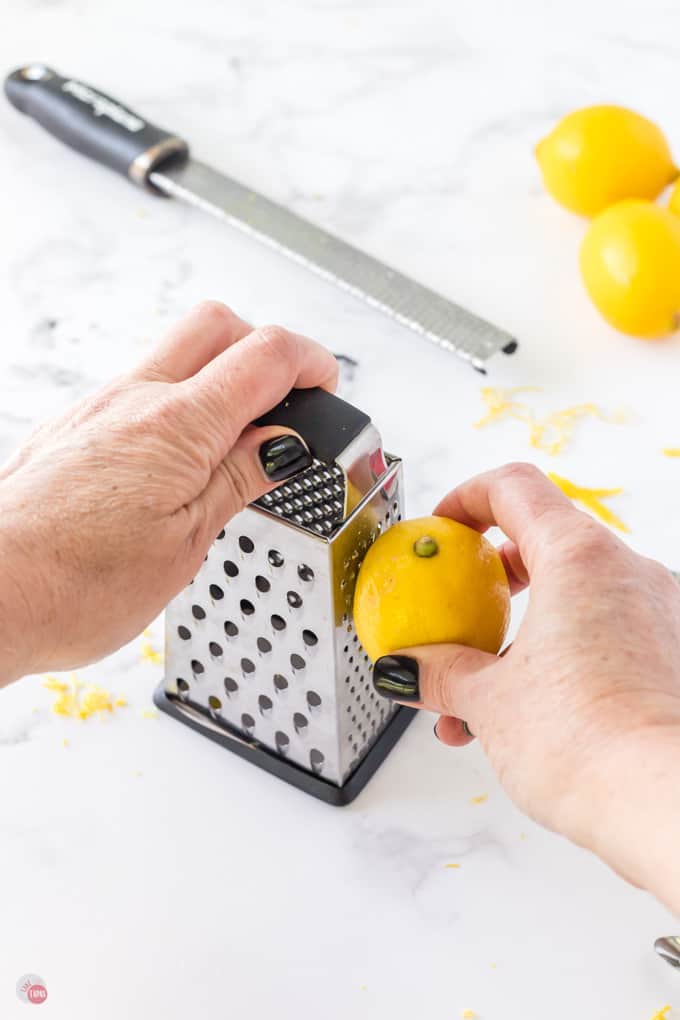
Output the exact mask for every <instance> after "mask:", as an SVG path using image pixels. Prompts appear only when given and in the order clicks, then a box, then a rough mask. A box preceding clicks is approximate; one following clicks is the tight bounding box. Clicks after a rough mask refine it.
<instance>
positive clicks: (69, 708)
mask: <svg viewBox="0 0 680 1020" xmlns="http://www.w3.org/2000/svg"><path fill="white" fill-rule="evenodd" d="M42 686H43V687H45V688H46V689H47V690H48V691H53V692H54V693H55V694H56V695H57V697H56V698H55V699H54V701H53V702H52V711H53V712H54V714H55V715H63V716H66V717H67V718H69V719H89V718H90V716H92V715H95V714H97V713H99V715H100V717H101V715H103V713H104V712H113V709H114V705H115V706H116V707H118V708H121V707H123V706H124V705H126V704H127V702H126V701H125V699H124V698H117V699H116V700H115V702H114V700H113V698H112V695H111V694H110V693H109V691H106V690H104V688H103V687H99V686H98V685H97V684H92V683H85V681H83V680H80V679H79V678H78V677H77V676H76V674H75V673H72V674H71V675H70V677H69V679H68V680H60V679H59V678H58V677H55V676H48V677H46V678H45V680H44V681H43V684H42ZM64 746H66V745H64Z"/></svg>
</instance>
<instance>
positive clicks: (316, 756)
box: [309, 747, 326, 772]
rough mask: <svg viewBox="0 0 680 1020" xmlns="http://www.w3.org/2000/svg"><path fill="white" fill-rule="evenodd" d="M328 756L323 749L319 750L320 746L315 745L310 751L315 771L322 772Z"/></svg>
mask: <svg viewBox="0 0 680 1020" xmlns="http://www.w3.org/2000/svg"><path fill="white" fill-rule="evenodd" d="M325 760H326V758H325V757H324V754H323V751H319V749H318V748H316V747H313V748H312V749H311V751H310V752H309V764H310V765H311V766H312V769H313V770H314V772H321V769H322V768H323V765H324V762H325Z"/></svg>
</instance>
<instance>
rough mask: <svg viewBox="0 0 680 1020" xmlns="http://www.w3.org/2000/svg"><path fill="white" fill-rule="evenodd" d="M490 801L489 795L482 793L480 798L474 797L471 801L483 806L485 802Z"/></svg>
mask: <svg viewBox="0 0 680 1020" xmlns="http://www.w3.org/2000/svg"><path fill="white" fill-rule="evenodd" d="M488 799H489V794H488V793H480V794H479V796H478V797H472V798H471V800H470V803H471V804H483V803H484V801H486V800H488Z"/></svg>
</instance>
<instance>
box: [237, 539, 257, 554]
mask: <svg viewBox="0 0 680 1020" xmlns="http://www.w3.org/2000/svg"><path fill="white" fill-rule="evenodd" d="M238 547H239V549H240V550H241V552H244V553H251V552H252V551H253V549H254V548H255V543H254V542H253V540H252V538H248V536H247V535H241V537H240V538H239V540H238Z"/></svg>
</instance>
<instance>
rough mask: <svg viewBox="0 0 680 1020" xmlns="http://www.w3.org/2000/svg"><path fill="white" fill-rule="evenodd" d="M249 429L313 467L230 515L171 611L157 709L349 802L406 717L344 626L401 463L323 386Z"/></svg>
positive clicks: (395, 512) (393, 513) (397, 506)
mask: <svg viewBox="0 0 680 1020" xmlns="http://www.w3.org/2000/svg"><path fill="white" fill-rule="evenodd" d="M256 424H258V425H273V424H277V425H281V426H284V427H288V428H291V429H294V430H295V431H296V432H297V433H298V434H299V435H301V436H302V438H303V439H304V440H305V442H306V443H307V445H308V447H309V450H310V452H311V454H312V456H313V457H314V461H313V464H312V466H311V467H310V468H308V469H306V470H305V471H303V472H301V473H299V474H297V475H296V476H294V477H293V478H290V479H288V480H286V481H285V482H284V483H282V484H281V485H280V486H279V487H278V488H276V489H274V490H273V491H271V492H269V493H267V494H266V495H264V496H263V497H262V498H261V499H259V500H257V501H256V502H255V503H253V504H251V505H250V506H248V507H247V508H246V509H245V510H243V511H242V512H241V513H239V514H238V515H237V516H236V517H234V518H232V520H231V521H229V523H228V524H227V525H226V526H225V528H224V530H223V531H221V532H220V534H219V535H218V536H217V539H216V540H215V542H214V544H213V545H212V547H211V549H210V551H209V552H208V555H207V556H206V559H205V562H204V564H203V566H202V567H201V569H200V571H199V572H198V574H197V575H196V577H195V578H194V580H193V581H192V582H191V584H190V585H189V586H188V587H187V588H186V589H185V590H184V591H183V592H182V593H181V594H180V595H179V596H178V597H177V598H176V599H174V600H173V601H172V602H171V603H170V605H169V606H168V608H167V611H166V671H165V680H164V683H163V685H161V687H159V689H158V690H157V692H156V697H155V700H156V704H157V705H158V707H159V708H161V709H163V710H165V711H167V712H169V713H170V714H171V715H173V716H175V717H176V718H177V719H180V720H182V721H183V722H186V723H188V724H189V725H190V726H192V727H193V728H194V729H197V730H199V731H200V732H202V733H204V734H205V735H207V736H209V737H211V738H212V739H214V740H216V741H218V742H219V743H221V744H223V745H224V746H225V747H228V748H230V749H231V750H233V751H235V752H236V753H238V754H240V755H241V756H242V757H245V758H248V759H249V760H251V761H253V762H255V763H256V764H258V765H260V766H262V767H263V768H265V769H267V770H268V771H269V772H272V773H274V774H276V775H278V776H280V777H281V778H283V779H286V780H287V781H288V782H290V783H292V784H293V785H295V786H297V787H299V788H301V789H303V790H305V791H307V792H309V793H312V794H314V795H315V796H317V797H319V798H321V799H322V800H325V801H327V802H329V803H333V804H346V803H349V801H351V800H352V799H353V798H354V797H355V796H356V795H357V793H358V792H359V791H360V790H361V789H362V788H363V786H364V785H365V783H366V782H367V781H368V779H369V778H370V777H371V775H372V774H373V772H374V771H375V770H376V768H377V767H378V765H379V764H380V763H381V761H382V760H383V759H384V758H385V756H386V755H387V753H388V752H389V751H390V749H391V748H392V747H393V746H394V744H395V743H396V741H397V740H398V738H399V736H400V735H401V733H402V732H403V731H404V729H405V728H406V726H407V725H408V723H409V722H410V721H411V719H412V718H413V715H414V712H413V710H412V709H408V708H404V707H400V706H398V705H394V704H393V703H392V702H390V701H389V700H387V699H385V698H382V697H380V696H379V695H378V694H377V693H376V692H375V690H374V688H373V684H372V682H371V673H372V664H371V663H370V661H369V658H368V656H367V655H366V654H365V652H364V650H363V648H362V647H361V645H360V643H359V640H358V638H357V635H356V633H355V630H354V624H353V618H352V603H353V597H354V585H355V581H356V577H357V573H358V569H359V567H360V565H361V562H362V559H363V557H364V555H365V554H366V551H367V549H368V547H369V546H370V544H371V543H372V542H373V541H374V540H375V538H376V537H377V536H378V535H379V534H380V532H381V531H384V530H385V528H388V527H390V525H391V524H393V523H394V522H396V521H398V520H401V516H402V510H403V505H402V469H401V461H400V460H399V459H398V458H396V457H393V456H390V455H389V454H385V453H384V452H383V448H382V442H381V439H380V435H379V434H378V431H377V429H376V428H375V427H374V426H373V425H372V423H371V421H370V418H369V417H368V416H367V415H365V414H364V413H363V412H361V411H359V410H357V409H356V408H355V407H352V406H351V405H350V404H347V403H346V402H345V401H343V400H340V399H339V398H338V397H335V396H333V395H331V394H329V393H326V392H325V391H323V390H318V389H314V390H293V391H292V392H291V393H290V394H289V396H288V397H287V398H286V400H284V401H283V402H282V403H281V404H279V405H278V407H276V408H274V410H272V411H271V412H269V413H268V414H267V415H265V416H264V417H263V418H260V419H258V421H257V422H256Z"/></svg>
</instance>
